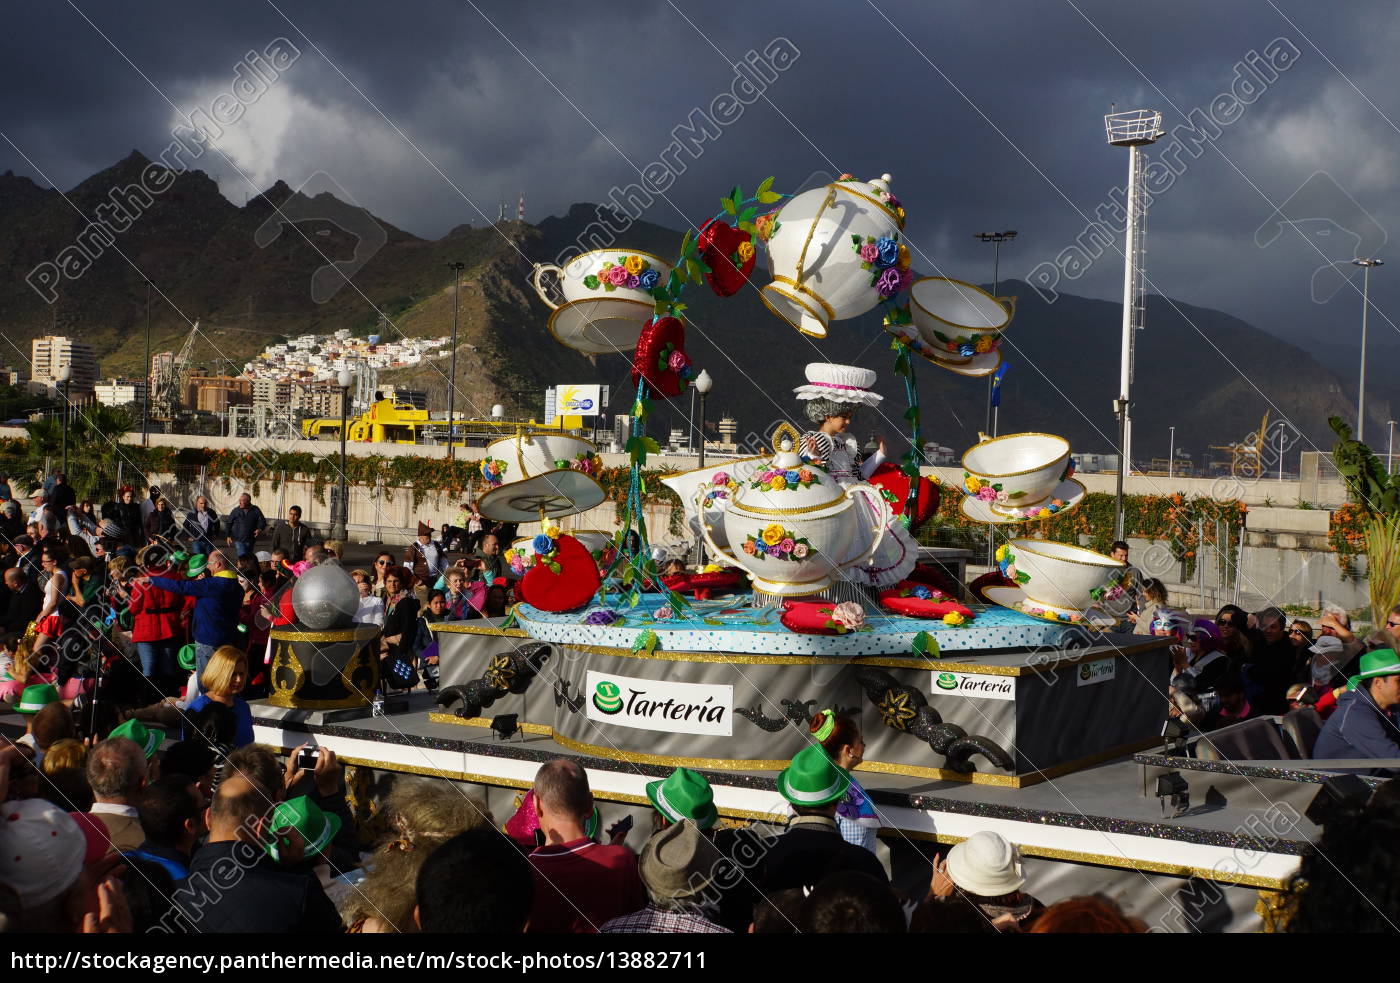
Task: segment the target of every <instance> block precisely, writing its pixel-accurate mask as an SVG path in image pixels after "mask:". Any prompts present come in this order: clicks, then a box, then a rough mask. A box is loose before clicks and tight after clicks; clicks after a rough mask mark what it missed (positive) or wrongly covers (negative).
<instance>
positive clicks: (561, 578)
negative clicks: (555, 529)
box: [515, 536, 603, 611]
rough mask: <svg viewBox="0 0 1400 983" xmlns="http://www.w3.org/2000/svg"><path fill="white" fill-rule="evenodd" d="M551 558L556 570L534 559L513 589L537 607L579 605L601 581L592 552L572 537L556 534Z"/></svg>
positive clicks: (559, 608) (554, 608) (561, 608)
mask: <svg viewBox="0 0 1400 983" xmlns="http://www.w3.org/2000/svg"><path fill="white" fill-rule="evenodd" d="M553 559H554V562H555V563H557V564H559V572H558V573H555V572H554V571H553V570H551V569H550V568H549V567H548V566H546V565H545V564H544V563H543V562H538V563H536V564H535V565H534V566H533V567H531V568H530V569H529V570H527V571H526V572H525V576H524V577H522V578H520V583H519V584H518V585H517V586H516V589H515V590H516V593H517V594H518V595H520V597H521V598H522V599H523V600H524V601H525V602H526V603H527V604H530V605H531V606H533V607H536V608H539V609H540V610H541V611H572V610H573V609H574V608H581V607H583V606H584V605H585V604H587V603H588V602H589V601H590V600H591V599H592V597H593V595H594V594H596V593H598V588H599V587H600V586H602V583H603V578H602V577H601V576H599V574H598V565H597V564H596V563H594V562H593V556H592V554H591V553H589V552H588V548H587V547H586V546H584V545H583V544H582V543H580V542H579V541H578V540H577V539H575V538H574V537H572V536H560V537H559V538H558V539H556V540H555V553H554V557H553Z"/></svg>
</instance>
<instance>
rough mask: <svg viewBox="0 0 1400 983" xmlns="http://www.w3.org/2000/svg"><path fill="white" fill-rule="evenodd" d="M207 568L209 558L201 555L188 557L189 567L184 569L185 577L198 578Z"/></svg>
mask: <svg viewBox="0 0 1400 983" xmlns="http://www.w3.org/2000/svg"><path fill="white" fill-rule="evenodd" d="M208 567H209V558H208V557H207V556H205V555H204V554H203V553H196V554H195V555H194V556H192V557H190V565H189V566H188V567H186V568H185V575H186V576H188V577H198V576H199V575H200V574H202V573H203V572H204V571H205V570H206V569H208Z"/></svg>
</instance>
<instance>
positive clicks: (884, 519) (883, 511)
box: [838, 484, 894, 569]
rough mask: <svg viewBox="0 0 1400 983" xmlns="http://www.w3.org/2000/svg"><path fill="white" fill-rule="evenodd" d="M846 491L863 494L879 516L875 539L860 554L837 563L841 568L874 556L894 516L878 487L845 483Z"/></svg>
mask: <svg viewBox="0 0 1400 983" xmlns="http://www.w3.org/2000/svg"><path fill="white" fill-rule="evenodd" d="M846 493H847V494H848V495H864V496H865V497H866V498H868V499H870V503H871V505H873V506H874V507H875V511H876V513H877V515H878V516H879V519H878V522H879V525H877V526H876V527H875V541H874V542H873V543H871V544H870V548H869V549H867V550H866V551H865V552H864V553H862V554H861V555H860V556H856V557H852V558H851V559H849V560H846V561H844V562H842V563H840V564H838V566H839V567H840V568H842V569H844V568H845V567H853V566H855V565H856V564H858V563H864V562H865V561H866V560H868V559H870V558H871V557H872V556H874V555H875V551H876V550H878V549H879V548H880V544H881V543H882V542H884V539H885V532H886V531H887V530H888V529H889V526H890V520H891V519H893V518H894V511H893V510H892V509H891V508H890V503H889V502H887V501H885V499H884V496H883V495H881V494H880V491H879V489H878V488H876V487H875V486H874V485H864V484H859V485H847V486H846Z"/></svg>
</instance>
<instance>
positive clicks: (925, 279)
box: [909, 276, 1014, 362]
mask: <svg viewBox="0 0 1400 983" xmlns="http://www.w3.org/2000/svg"><path fill="white" fill-rule="evenodd" d="M930 280H942V281H944V282H945V283H956V284H957V285H958V286H960V287H970V288H971V289H972V290H974V291H976V292H977V293H979V294H981V295H982V296H983V297H986V298H987V299H988V300H990V301H991V302H992V303H994V304H996V305H997V306H998V307H1000V308H1001V309H1002V312H1003V313H1004V314H1006V320H1005V321H1002V322H1001V324H999V325H997V326H996V327H985V328H979V327H977V326H976V325H973V324H958V323H957V322H956V321H950V320H948V319H947V318H946V317H939V316H938V315H937V314H935V313H933V311H931V310H929V309H928V308H927V307H925V306H924V305H923V304H921V303H919V299H918V298H917V297H915V296H914V288H915V287H917V286H918V285H919V284H921V283H926V282H928V281H930ZM909 303H911V304H913V305H914V306H915V307H917V308H918V309H919V310H921V311H923V312H924V313H925V314H927V315H928V316H929V317H931V318H933V319H934V320H935V321H938V322H940V323H942V324H946V325H948V327H950V328H957V329H958V330H960V331H1005V330H1006V328H1007V326H1008V325H1009V324H1010V323H1011V318H1012V317H1013V316H1014V312H1012V311H1009V310H1007V309H1006V305H1005V304H1003V303H1002V302H1001V301H1000V300H998V299H997V298H996V297H993V296H992V295H991V294H989V293H987V291H985V290H983V289H982V288H981V287H979V286H977V284H975V283H968V282H967V281H966V280H955V279H953V278H952V277H950V276H925V277H920V278H919V279H917V280H915V281H914V282H913V283H911V284H910V285H909ZM967 361H969V362H970V361H972V359H971V358H969V359H968V360H967Z"/></svg>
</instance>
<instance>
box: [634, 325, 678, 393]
mask: <svg viewBox="0 0 1400 983" xmlns="http://www.w3.org/2000/svg"><path fill="white" fill-rule="evenodd" d="M667 345H670V346H671V350H672V351H677V352H684V351H685V325H684V324H682V323H681V320H680V318H677V317H661V318H652V319H651V320H650V321H648V322H647V326H646V327H644V328H642V335H641V337H640V338H638V339H637V350H636V352H635V353H634V354H633V356H632V382H633V383H636V381H637V380H638V379H640V378H644V379H646V381H647V385H648V386H650V387H651V391H652V395H653V396H654V397H658V398H660V399H670V398H671V397H673V396H679V395H680V394H681V392H682V390H684V389H685V387H686V381H685V380H684V379H682V378H681V376H680V373H679V372H675V371H673V370H672V369H671V366H670V356H669V355H668V356H667V357H666V358H665V359H662V358H661V352H662V351H663V350H664V349H665V348H666V346H667Z"/></svg>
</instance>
